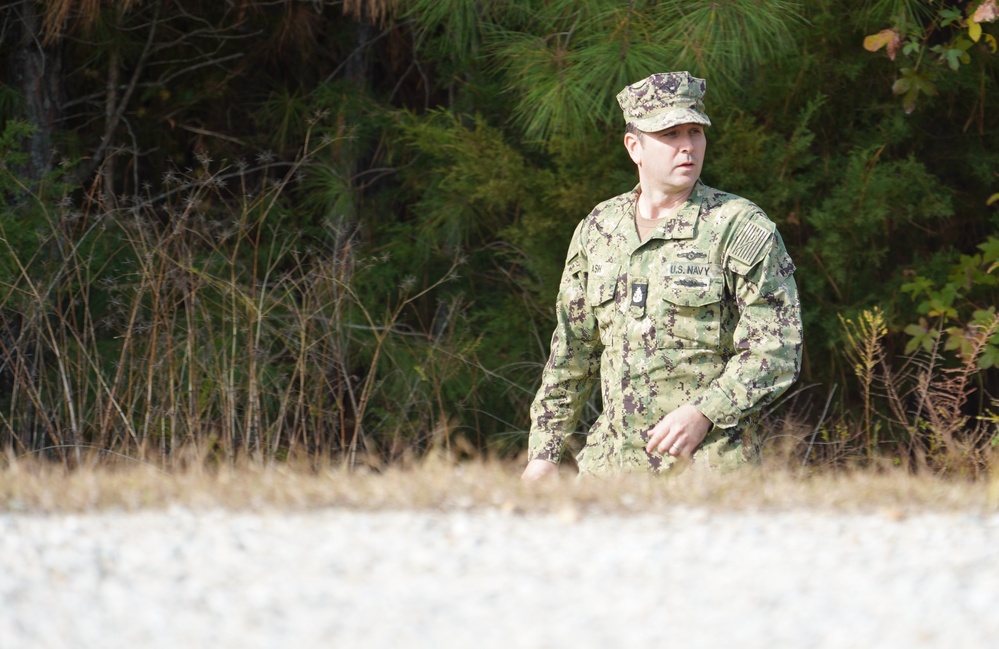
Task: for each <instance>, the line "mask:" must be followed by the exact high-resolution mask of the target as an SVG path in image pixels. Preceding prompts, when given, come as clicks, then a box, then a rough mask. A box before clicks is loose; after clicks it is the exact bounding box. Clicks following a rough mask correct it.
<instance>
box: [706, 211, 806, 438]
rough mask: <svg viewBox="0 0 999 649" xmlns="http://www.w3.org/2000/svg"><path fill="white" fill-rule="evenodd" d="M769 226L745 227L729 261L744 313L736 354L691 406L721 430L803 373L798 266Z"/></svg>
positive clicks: (737, 239)
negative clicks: (795, 275) (796, 275)
mask: <svg viewBox="0 0 999 649" xmlns="http://www.w3.org/2000/svg"><path fill="white" fill-rule="evenodd" d="M769 225H770V227H767V228H759V227H756V226H754V225H753V224H752V223H750V225H749V226H747V227H745V228H743V232H742V233H741V234H740V236H738V237H737V238H736V241H735V242H734V244H733V246H732V248H731V251H730V254H729V256H728V258H727V260H726V268H727V270H728V271H730V277H731V278H732V292H733V295H734V298H735V300H736V305H737V307H738V310H739V321H738V324H737V325H736V329H735V333H734V338H733V343H734V347H735V354H734V355H733V356H732V358H731V359H729V361H728V363H727V364H726V366H725V370H724V372H723V373H722V374H721V376H719V377H718V378H717V379H716V380H715V381H713V382H712V383H711V385H710V386H708V389H707V390H705V391H704V392H703V393H702V394H701V395H699V396H698V397H697V398H696V399H695V400H694V401H693V402H692V404H693V405H694V406H695V407H696V408H697V409H698V410H700V411H701V412H702V413H703V414H704V415H705V416H706V417H707V418H708V419H710V420H711V421H712V422H713V423H714V425H715V426H717V427H719V428H731V427H733V426H735V425H736V424H737V423H738V422H739V420H740V419H741V418H742V417H744V416H745V415H747V414H750V413H752V412H754V411H756V410H759V409H760V408H762V407H763V406H765V405H766V404H768V403H770V402H771V401H773V400H774V399H776V398H777V397H778V396H779V395H780V394H782V393H783V392H784V391H785V390H787V389H788V387H790V386H791V384H793V383H794V382H795V381H796V380H797V378H798V373H799V371H800V369H801V351H802V325H801V304H800V302H799V300H798V288H797V285H796V284H795V281H794V277H793V276H792V273H793V272H794V264H793V263H792V262H791V258H790V257H789V256H788V254H787V251H786V249H785V248H784V243H783V241H782V240H781V238H780V234H778V233H777V231H776V230H775V229H773V227H772V224H769ZM754 228H755V230H754ZM747 230H749V232H748V234H747V232H746V231H747ZM761 230H762V232H761ZM754 235H756V237H755V239H754Z"/></svg>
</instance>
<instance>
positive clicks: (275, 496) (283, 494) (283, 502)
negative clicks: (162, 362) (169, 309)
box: [0, 460, 999, 518]
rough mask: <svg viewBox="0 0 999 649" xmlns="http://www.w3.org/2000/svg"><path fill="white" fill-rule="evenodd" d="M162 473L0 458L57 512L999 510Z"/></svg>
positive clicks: (740, 493) (859, 499)
mask: <svg viewBox="0 0 999 649" xmlns="http://www.w3.org/2000/svg"><path fill="white" fill-rule="evenodd" d="M195 466H196V468H193V469H191V468H189V469H182V470H177V471H171V472H165V471H162V470H160V469H157V468H155V467H153V466H152V465H149V464H139V463H130V464H120V465H119V466H113V467H112V466H108V465H107V464H106V463H105V464H102V465H99V466H97V467H96V468H83V469H77V470H66V469H65V468H63V467H62V466H60V465H54V464H46V463H42V462H37V461H27V462H26V461H10V460H8V461H6V462H5V463H4V464H3V465H2V467H0V511H6V512H18V513H33V514H57V513H80V512H93V511H134V510H140V509H158V508H166V507H170V506H182V507H188V508H192V509H200V510H203V509H215V508H222V509H227V510H237V511H247V510H248V511H258V510H279V511H308V510H311V509H316V508H324V507H342V508H350V509H362V510H371V511H377V510H396V509H425V510H435V511H455V510H473V509H475V510H488V509H493V510H499V511H502V512H506V513H511V514H514V513H556V514H559V515H571V516H575V515H579V514H581V513H584V512H605V513H619V514H627V513H641V512H652V511H656V510H659V509H662V508H664V507H672V506H687V507H703V508H708V509H712V510H717V511H747V510H752V511H760V510H775V511H776V510H787V509H795V508H807V509H812V510H822V511H849V512H868V513H881V514H884V515H887V516H891V517H898V518H901V517H904V516H907V515H910V514H913V513H918V512H927V511H933V512H953V511H963V512H968V513H978V514H982V513H993V512H996V511H999V479H996V478H992V479H990V480H988V481H981V480H979V481H959V480H945V479H942V478H939V477H934V476H922V477H917V476H913V475H909V474H906V473H904V472H901V471H897V472H880V473H875V472H853V473H836V474H819V475H811V476H801V475H793V474H792V473H790V472H788V471H785V470H764V469H754V470H746V471H744V472H740V473H735V474H727V475H725V474H722V475H719V474H693V473H690V474H686V475H684V476H682V477H681V478H678V479H654V478H648V477H644V476H634V477H623V478H619V479H589V480H576V479H573V478H568V477H563V478H562V479H560V480H559V481H552V482H549V483H543V484H523V483H521V482H520V480H519V471H520V465H519V464H513V463H508V462H507V463H504V462H465V463H451V462H444V461H434V460H430V461H426V462H424V463H422V464H420V465H418V466H411V467H409V468H389V469H387V470H385V471H383V472H363V471H346V470H343V469H340V468H335V467H329V468H323V469H316V468H314V467H313V468H309V467H301V468H295V467H293V466H291V465H289V464H274V465H271V466H263V465H245V466H242V467H237V468H232V467H224V468H221V469H218V470H207V469H204V468H202V467H201V466H198V465H195Z"/></svg>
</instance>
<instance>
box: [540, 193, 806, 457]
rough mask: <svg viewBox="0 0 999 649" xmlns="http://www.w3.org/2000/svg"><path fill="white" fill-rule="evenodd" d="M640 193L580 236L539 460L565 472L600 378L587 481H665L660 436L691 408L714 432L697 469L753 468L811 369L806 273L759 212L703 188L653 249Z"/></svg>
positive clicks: (586, 452) (584, 224)
mask: <svg viewBox="0 0 999 649" xmlns="http://www.w3.org/2000/svg"><path fill="white" fill-rule="evenodd" d="M638 195H639V188H637V187H636V188H635V189H634V190H632V191H631V192H628V193H626V194H622V195H620V196H617V197H615V198H613V199H610V200H609V201H605V202H603V203H601V204H600V205H598V206H597V207H596V208H594V210H593V211H592V212H591V213H590V214H589V216H587V217H586V218H585V219H584V220H583V221H581V222H580V224H579V225H578V227H577V228H576V231H575V233H574V235H573V237H572V241H571V244H570V247H569V252H568V255H567V258H566V264H565V268H564V271H563V274H562V280H561V284H560V287H559V295H558V302H557V325H556V328H555V332H554V335H553V336H552V345H551V356H550V358H549V360H548V363H547V365H546V367H545V370H544V374H543V377H542V384H541V387H540V389H539V390H538V393H537V396H536V398H535V400H534V403H533V405H532V407H531V420H532V425H531V433H530V442H529V453H530V459H545V460H549V461H552V462H558V461H559V459H560V458H561V456H562V453H563V450H564V448H565V444H566V439H567V438H568V436H569V435H570V434H572V433H573V432H574V431H575V428H576V425H577V422H578V419H579V415H580V413H581V411H582V409H583V406H584V405H585V403H586V401H587V399H588V396H589V394H590V392H591V389H592V387H593V386H594V384H595V383H596V381H597V377H598V376H599V377H600V383H601V397H602V411H601V413H600V415H599V416H598V417H597V419H596V421H595V422H594V424H593V426H592V427H591V429H590V431H589V434H588V436H587V441H586V445H585V447H584V448H583V450H582V451H581V452H580V453H579V455H578V456H577V461H578V464H579V468H580V472H581V473H589V474H606V473H618V472H625V471H633V470H640V471H649V472H652V473H661V472H665V471H667V470H669V469H670V468H671V467H672V466H673V465H674V464H675V463H677V462H683V460H677V459H675V458H673V457H672V456H669V455H666V456H662V455H659V454H658V453H652V454H650V453H647V452H646V451H645V445H646V443H647V442H648V439H649V431H650V430H651V429H652V427H653V426H655V424H656V423H658V422H659V420H660V419H662V418H663V417H664V416H665V415H666V414H668V413H669V412H671V411H673V410H674V409H676V408H677V407H679V406H681V405H683V404H685V403H690V404H692V405H694V406H695V407H696V408H697V409H698V410H700V411H701V412H702V413H703V414H704V415H706V416H707V417H708V418H709V419H710V420H711V421H712V422H713V424H714V426H713V427H712V429H711V431H710V432H709V433H708V436H707V437H706V438H705V440H704V441H703V442H702V444H701V446H700V447H699V448H698V451H697V452H696V453H695V455H694V464H695V466H696V465H701V466H704V465H707V464H709V465H711V466H727V465H733V464H739V463H741V462H744V461H745V460H746V459H747V453H746V451H745V448H746V446H745V445H744V444H743V436H744V434H745V433H746V431H747V427H748V426H749V425H750V424H751V422H752V420H753V419H754V417H753V415H754V414H756V413H758V411H759V410H760V408H762V407H763V406H764V405H765V404H767V403H769V402H771V401H772V400H773V399H774V398H776V397H777V396H778V395H780V394H781V393H783V392H784V391H785V390H786V389H787V388H788V387H789V386H790V385H791V384H792V383H793V382H794V381H795V380H796V379H797V376H798V371H799V368H800V364H801V350H802V327H801V308H800V304H799V302H798V291H797V287H796V285H795V282H794V277H793V276H792V273H793V272H794V264H793V263H792V261H791V258H790V257H789V256H788V254H787V251H786V249H785V247H784V243H783V241H782V240H781V238H780V235H779V234H778V232H777V230H776V228H775V226H774V224H773V222H772V221H770V219H769V218H767V216H766V215H765V214H764V213H763V211H762V210H761V209H760V208H759V207H757V206H756V205H754V204H753V203H751V202H750V201H748V200H746V199H744V198H740V197H738V196H734V195H732V194H727V193H724V192H721V191H718V190H716V189H712V188H710V187H707V186H705V185H704V184H703V183H701V182H700V181H698V182H697V184H696V186H695V187H694V189H693V191H692V193H691V195H690V197H689V198H688V199H687V201H686V202H685V203H684V204H683V205H682V206H681V207H680V209H679V210H677V212H676V213H675V214H674V215H673V216H672V217H670V218H666V219H664V222H663V223H662V224H661V225H659V227H658V228H657V229H656V230H654V231H653V232H652V233H651V235H650V236H649V238H648V239H647V240H646V241H645V242H644V243H642V242H641V241H640V240H639V237H638V232H637V229H636V227H635V222H634V221H635V213H636V202H637V200H638Z"/></svg>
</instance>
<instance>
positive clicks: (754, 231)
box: [728, 222, 770, 265]
mask: <svg viewBox="0 0 999 649" xmlns="http://www.w3.org/2000/svg"><path fill="white" fill-rule="evenodd" d="M769 240H770V231H769V230H767V229H766V228H764V227H761V226H759V225H757V224H756V223H752V222H750V223H747V224H746V225H745V226H743V228H742V231H741V232H740V233H739V236H738V237H736V239H735V242H734V243H733V244H732V246H731V247H730V248H729V250H728V255H729V257H731V258H732V259H735V260H736V261H741V262H742V263H744V264H746V265H752V264H755V263H756V261H757V258H758V257H759V255H760V251H761V250H763V246H764V245H766V243H767V241H769Z"/></svg>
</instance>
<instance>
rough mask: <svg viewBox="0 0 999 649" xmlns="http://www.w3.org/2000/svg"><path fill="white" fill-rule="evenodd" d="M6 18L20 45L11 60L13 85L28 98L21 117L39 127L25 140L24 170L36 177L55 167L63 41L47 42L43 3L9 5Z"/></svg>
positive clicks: (27, 174)
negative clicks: (53, 159) (53, 152)
mask: <svg viewBox="0 0 999 649" xmlns="http://www.w3.org/2000/svg"><path fill="white" fill-rule="evenodd" d="M7 9H8V11H9V12H10V13H9V14H8V16H7V18H6V20H5V22H7V26H8V27H9V28H12V30H13V33H14V36H15V40H16V45H15V51H14V54H13V56H11V57H10V58H9V59H8V61H7V67H8V70H7V75H8V79H10V85H11V86H12V87H13V88H15V89H16V90H17V91H18V92H19V93H20V94H21V96H22V97H23V98H24V104H23V107H24V114H23V115H21V116H20V117H21V118H22V119H24V120H25V121H27V122H28V123H30V124H32V125H33V126H34V127H35V132H34V133H33V134H32V135H31V137H30V139H29V140H28V141H27V142H26V143H25V144H26V146H27V148H28V152H29V153H30V158H29V160H28V164H27V168H26V169H23V170H21V171H22V172H23V173H24V174H25V176H26V178H27V179H29V180H31V181H36V180H38V179H40V178H41V177H42V176H43V175H44V174H45V173H46V172H47V171H48V170H49V169H51V167H52V157H53V156H52V142H53V136H54V134H55V131H56V128H57V126H58V124H59V119H60V117H61V105H62V45H61V44H60V43H55V44H51V45H47V44H45V43H44V40H43V39H44V34H42V16H41V11H40V6H39V3H38V2H36V1H35V0H25V1H23V2H19V3H15V4H14V5H13V6H10V7H8V8H7Z"/></svg>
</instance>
